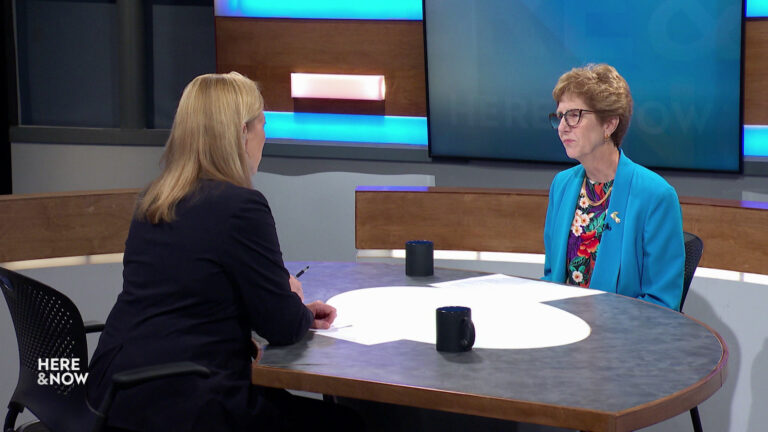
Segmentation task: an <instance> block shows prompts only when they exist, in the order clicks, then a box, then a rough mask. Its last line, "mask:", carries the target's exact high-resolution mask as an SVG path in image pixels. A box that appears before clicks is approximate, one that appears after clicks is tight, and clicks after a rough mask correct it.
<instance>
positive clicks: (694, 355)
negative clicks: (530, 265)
mask: <svg viewBox="0 0 768 432" xmlns="http://www.w3.org/2000/svg"><path fill="white" fill-rule="evenodd" d="M307 264H309V265H310V266H311V267H310V269H309V271H307V273H306V274H305V275H304V276H302V278H301V280H302V283H303V284H304V291H305V296H306V299H307V300H308V301H309V300H313V299H323V300H328V299H331V298H333V297H334V296H336V297H335V298H333V299H332V300H331V303H334V304H336V305H337V306H338V307H339V309H340V316H339V318H338V320H337V322H336V326H335V327H336V329H335V330H332V331H331V332H330V333H328V332H326V333H325V334H323V332H311V333H310V334H308V335H307V337H306V338H305V339H304V340H302V341H301V342H300V343H298V344H296V345H292V346H287V347H268V348H267V349H266V351H265V353H264V357H263V358H262V361H261V363H260V364H258V365H254V367H253V373H252V382H253V383H255V384H259V385H265V386H272V387H282V388H289V389H296V390H306V391H312V392H318V393H324V394H329V395H336V396H344V397H352V398H359V399H366V400H373V401H379V402H387V403H395V404H401V405H408V406H415V407H422V408H430V409H438V410H445V411H452V412H458V413H464V414H473V415H480V416H487V417H494V418H501V419H507V420H517V421H525V422H529V423H538V424H545V425H552V426H560V427H567V428H573V429H580V430H588V431H629V430H634V429H639V428H642V427H645V426H649V425H651V424H654V423H657V422H659V421H662V420H665V419H667V418H670V417H673V416H675V415H677V414H680V413H682V412H685V411H687V410H688V409H690V408H692V407H693V406H695V405H697V404H699V403H701V402H702V401H704V400H706V399H707V398H708V397H709V396H711V395H712V394H713V393H714V392H715V391H717V389H719V388H720V387H721V386H722V384H723V382H724V380H725V376H726V364H727V359H728V350H727V348H726V346H725V343H724V342H723V340H722V338H721V337H720V336H719V335H718V334H717V333H716V332H714V331H713V330H712V329H710V328H709V327H707V326H706V325H704V324H702V323H701V322H698V321H696V320H694V319H692V318H689V317H687V316H685V315H682V314H679V313H677V312H674V311H671V310H668V309H666V308H662V307H659V306H655V305H652V304H649V303H646V302H643V301H640V300H635V299H631V298H627V297H624V296H619V295H615V294H610V293H603V292H600V291H592V290H582V289H578V288H570V287H563V286H559V285H551V284H544V285H542V283H540V282H534V281H525V280H516V282H517V285H518V286H517V287H515V286H514V285H515V283H512V284H511V285H512V286H507V287H506V288H504V287H503V286H502V285H503V284H497V286H493V285H488V284H485V283H478V284H477V292H476V293H473V294H474V295H468V292H469V291H471V289H470V288H467V287H454V288H451V287H440V288H436V287H430V285H431V284H435V283H440V282H446V281H452V280H459V279H465V278H469V277H473V276H480V275H482V274H481V273H476V272H469V271H461V270H448V269H439V268H438V269H435V275H434V276H432V277H423V278H409V277H406V276H405V274H404V269H403V266H400V265H391V264H372V263H320V262H312V263H305V262H302V263H287V265H288V268H289V269H290V270H292V271H296V270H298V269H300V268H303V267H304V266H305V265H307ZM507 282H510V281H507ZM526 282H533V283H526ZM548 285H549V286H548ZM373 287H392V288H389V289H390V290H391V291H390V292H387V291H386V289H385V288H381V289H376V290H367V291H362V292H361V291H356V292H355V290H360V289H363V288H373ZM408 287H413V288H408ZM409 290H410V291H409ZM499 290H508V291H510V293H506V294H500V293H499ZM438 291H443V292H441V293H437V292H438ZM512 291H518V292H517V293H514V292H512ZM343 293H350V294H343ZM366 293H367V295H366ZM436 293H437V294H436ZM391 294H395V295H394V296H392V295H391ZM495 296H498V297H497V298H496V300H497V301H495V302H494V301H490V302H489V301H487V300H488V299H491V300H492V298H493V297H495ZM443 301H448V302H449V303H453V302H454V301H456V302H462V303H464V304H463V305H467V306H471V307H473V320H474V321H475V324H476V327H477V333H478V339H477V343H476V346H475V348H474V349H473V350H472V351H471V352H467V353H440V352H437V351H436V350H435V347H434V343H433V342H430V340H432V339H431V338H433V332H434V327H433V326H434V307H435V306H436V305H438V304H439V305H442V303H443ZM355 308H360V309H355ZM353 311H355V312H353ZM422 311H424V313H426V314H427V315H426V316H425V315H424V314H423V313H422ZM505 312H506V315H504V316H502V317H501V319H499V315H500V314H502V313H505ZM345 315H347V316H346V317H345ZM349 315H352V316H349ZM540 318H545V319H540ZM550 318H551V319H553V320H558V319H559V321H555V322H551V321H549V319H550ZM429 322H432V324H431V326H432V327H431V328H430V327H429V326H430V324H429ZM580 323H583V324H580ZM350 324H351V326H350ZM356 325H357V326H358V327H359V328H358V329H357V332H355V331H352V329H354V328H355V326H356ZM580 325H582V326H583V327H581V328H578V327H579V326H580ZM366 326H367V327H366ZM414 326H421V328H419V329H415V330H414V329H412V327H414ZM494 327H495V328H494ZM562 327H569V328H566V329H563V328H562ZM384 328H389V329H390V330H391V331H389V332H387V331H384V332H382V331H381V330H382V329H384ZM558 329H559V330H562V331H563V334H560V335H558ZM585 329H586V333H587V334H586V335H585ZM376 332H379V333H376ZM483 335H487V336H488V337H487V339H486V336H483ZM494 335H495V336H494ZM505 335H506V336H505ZM534 335H541V336H542V337H541V338H538V336H534ZM532 336H533V337H532ZM558 337H559V338H560V340H557V338H558ZM361 342H364V343H361Z"/></svg>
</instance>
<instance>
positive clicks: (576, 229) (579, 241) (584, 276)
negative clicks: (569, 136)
mask: <svg viewBox="0 0 768 432" xmlns="http://www.w3.org/2000/svg"><path fill="white" fill-rule="evenodd" d="M612 187H613V180H610V181H607V182H605V183H593V182H592V181H591V180H588V179H587V178H586V176H585V177H584V183H582V185H581V192H579V202H578V204H576V213H575V214H574V216H573V222H572V223H571V232H570V233H569V234H568V249H567V252H566V269H565V272H566V277H565V282H566V283H567V284H569V285H578V286H582V287H588V286H589V281H590V280H591V279H592V270H594V268H595V261H597V250H598V248H599V247H600V238H601V237H602V236H603V227H604V222H605V217H606V212H607V210H608V202H609V201H610V195H611V189H612Z"/></svg>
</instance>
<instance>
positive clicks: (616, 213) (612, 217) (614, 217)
mask: <svg viewBox="0 0 768 432" xmlns="http://www.w3.org/2000/svg"><path fill="white" fill-rule="evenodd" d="M618 214H619V212H617V211H615V212H613V213H611V219H613V220H615V221H616V223H621V219H619V216H617V215H618Z"/></svg>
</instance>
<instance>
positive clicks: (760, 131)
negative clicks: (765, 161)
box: [744, 125, 768, 157]
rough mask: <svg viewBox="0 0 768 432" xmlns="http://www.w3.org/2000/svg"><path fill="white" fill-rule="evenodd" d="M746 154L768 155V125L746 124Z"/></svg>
mask: <svg viewBox="0 0 768 432" xmlns="http://www.w3.org/2000/svg"><path fill="white" fill-rule="evenodd" d="M744 156H766V157H768V126H753V125H744Z"/></svg>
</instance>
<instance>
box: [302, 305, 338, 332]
mask: <svg viewBox="0 0 768 432" xmlns="http://www.w3.org/2000/svg"><path fill="white" fill-rule="evenodd" d="M306 306H307V309H309V310H310V311H312V315H314V316H315V320H314V322H312V326H311V328H313V329H321V330H325V329H328V328H330V327H331V324H333V320H335V319H336V308H335V307H333V306H331V305H329V304H325V303H323V302H321V301H320V300H317V301H313V302H312V303H307V305H306Z"/></svg>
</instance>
